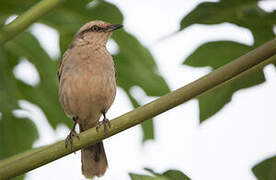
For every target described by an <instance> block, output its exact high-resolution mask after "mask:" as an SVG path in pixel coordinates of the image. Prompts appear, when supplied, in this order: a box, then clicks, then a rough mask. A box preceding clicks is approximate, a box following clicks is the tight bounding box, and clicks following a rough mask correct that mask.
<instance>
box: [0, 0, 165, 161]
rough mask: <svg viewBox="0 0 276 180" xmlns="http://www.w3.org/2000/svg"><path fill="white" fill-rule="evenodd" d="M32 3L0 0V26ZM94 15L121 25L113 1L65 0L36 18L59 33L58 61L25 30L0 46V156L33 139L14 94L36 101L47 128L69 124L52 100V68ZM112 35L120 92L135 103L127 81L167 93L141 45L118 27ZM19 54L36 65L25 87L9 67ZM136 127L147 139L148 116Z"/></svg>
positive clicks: (150, 131) (34, 131) (151, 91)
mask: <svg viewBox="0 0 276 180" xmlns="http://www.w3.org/2000/svg"><path fill="white" fill-rule="evenodd" d="M37 2H38V0H27V1H21V0H13V1H10V0H2V1H0V12H1V13H0V20H1V24H0V26H3V25H4V22H5V21H6V20H7V19H8V18H9V17H10V16H12V15H14V14H16V15H20V14H22V13H23V12H25V11H26V10H28V9H29V8H30V7H31V6H33V5H34V4H35V3H37ZM96 19H100V20H104V21H107V22H110V23H114V24H122V21H123V15H122V13H121V12H120V11H119V9H118V8H117V7H116V6H114V5H113V4H110V3H107V2H105V1H93V2H92V0H82V1H76V0H68V1H66V2H65V3H64V4H63V5H62V6H59V7H58V8H56V9H54V10H53V11H52V12H51V13H49V14H48V15H46V16H44V17H43V18H41V19H40V20H39V23H42V24H45V25H47V26H50V27H52V28H54V29H56V30H57V31H58V33H59V37H60V39H59V43H60V51H61V54H60V56H59V57H58V60H57V59H52V58H51V57H50V56H49V55H48V54H47V52H46V51H45V50H44V49H43V48H42V47H41V45H40V43H39V41H38V40H37V39H36V37H35V36H34V35H33V34H32V33H31V32H30V31H26V32H23V33H21V34H20V35H18V36H17V37H15V38H14V39H13V40H11V41H9V42H7V43H6V44H5V45H2V46H0V99H1V101H0V112H1V114H2V116H1V120H0V159H3V158H6V157H8V156H10V155H13V154H16V153H18V152H21V151H24V150H27V149H30V148H31V146H32V144H33V142H34V141H35V140H36V139H37V138H38V132H37V128H36V126H35V124H34V123H33V122H32V121H31V120H30V119H27V118H23V119H20V118H17V117H15V116H14V115H13V113H12V112H13V111H14V110H15V109H19V107H18V100H20V99H25V100H27V101H29V102H31V103H33V104H36V105H38V106H39V107H40V108H41V109H42V110H43V112H44V113H45V115H46V117H47V119H48V122H49V123H50V125H51V126H52V127H53V128H56V127H57V125H58V124H60V123H64V124H66V125H67V126H68V127H69V128H71V126H72V124H73V121H72V120H70V119H69V118H68V117H66V115H65V114H64V112H63V110H62V108H61V106H60V103H59V101H58V81H57V77H56V71H57V68H58V65H59V61H60V59H61V57H62V54H63V53H64V51H65V50H66V49H67V47H68V46H69V44H70V43H71V41H72V38H73V36H74V34H75V33H76V32H77V30H78V29H79V28H80V27H81V26H82V25H83V24H85V23H86V22H88V21H91V20H96ZM112 38H113V39H114V41H115V42H116V43H117V44H118V46H119V52H118V53H117V54H114V59H115V64H116V67H117V72H118V76H117V83H118V86H120V87H121V88H122V89H123V90H125V91H126V94H127V95H128V96H129V98H130V100H131V102H132V104H133V105H134V106H135V107H137V106H139V104H138V103H137V100H136V99H135V97H133V96H132V95H131V93H130V89H131V88H132V87H133V86H139V87H141V88H142V89H143V90H144V91H145V93H146V94H147V95H148V96H161V95H164V94H165V93H168V92H169V88H168V86H167V84H166V82H165V80H164V79H163V78H162V76H161V75H160V74H159V73H158V70H157V66H156V64H155V61H154V59H153V57H152V55H151V53H150V52H149V50H148V49H147V48H146V47H144V46H143V45H142V44H141V43H140V42H139V41H138V40H137V39H136V38H135V37H134V36H132V35H131V34H129V33H128V32H126V31H124V30H120V31H117V32H116V33H114V36H112ZM133 47H135V48H133ZM22 58H26V59H27V60H28V61H29V62H30V63H32V64H33V65H34V66H35V68H36V69H37V71H38V73H39V76H40V82H39V83H38V84H37V85H35V86H31V85H29V84H27V83H25V82H23V81H21V80H18V79H16V78H15V76H14V74H13V70H14V68H15V66H17V65H18V63H19V60H20V59H22ZM142 127H143V132H144V139H143V140H144V141H145V140H148V139H153V138H154V133H153V122H152V120H151V121H147V122H146V123H143V124H142Z"/></svg>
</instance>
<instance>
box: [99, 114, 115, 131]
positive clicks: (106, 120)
mask: <svg viewBox="0 0 276 180" xmlns="http://www.w3.org/2000/svg"><path fill="white" fill-rule="evenodd" d="M101 125H103V126H104V133H105V134H106V133H107V126H108V127H109V128H111V124H110V121H109V120H108V119H107V118H106V117H105V115H104V119H103V120H102V121H100V122H98V123H97V126H96V131H97V132H98V131H99V128H100V126H101Z"/></svg>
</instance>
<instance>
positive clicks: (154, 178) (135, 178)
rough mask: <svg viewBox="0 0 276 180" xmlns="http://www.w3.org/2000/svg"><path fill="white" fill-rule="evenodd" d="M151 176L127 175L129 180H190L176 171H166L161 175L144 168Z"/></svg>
mask: <svg viewBox="0 0 276 180" xmlns="http://www.w3.org/2000/svg"><path fill="white" fill-rule="evenodd" d="M145 170H146V171H148V172H149V173H150V174H152V175H151V176H149V175H140V174H134V173H129V176H130V178H131V180H190V178H189V177H188V176H186V175H185V174H183V173H182V172H181V171H178V170H168V171H166V172H164V173H162V174H160V173H156V172H154V171H153V170H152V169H149V168H145Z"/></svg>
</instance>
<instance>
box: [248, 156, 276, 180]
mask: <svg viewBox="0 0 276 180" xmlns="http://www.w3.org/2000/svg"><path fill="white" fill-rule="evenodd" d="M252 170H253V172H254V174H255V176H256V177H257V178H258V180H275V179H276V156H274V157H271V158H269V159H267V160H264V161H263V162H261V163H259V164H257V165H256V166H255V167H253V169H252Z"/></svg>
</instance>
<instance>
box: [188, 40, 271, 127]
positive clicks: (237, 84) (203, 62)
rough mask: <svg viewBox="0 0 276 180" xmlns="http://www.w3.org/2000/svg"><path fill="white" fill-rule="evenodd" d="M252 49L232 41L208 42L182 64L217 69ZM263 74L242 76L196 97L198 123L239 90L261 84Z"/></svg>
mask: <svg viewBox="0 0 276 180" xmlns="http://www.w3.org/2000/svg"><path fill="white" fill-rule="evenodd" d="M251 49H252V47H250V46H246V45H244V44H240V43H236V42H232V41H216V42H208V43H205V44H203V45H202V46H200V47H198V48H197V49H196V50H195V52H194V53H192V54H191V55H190V56H189V57H188V58H187V59H186V60H185V61H184V64H186V65H189V66H193V67H204V66H210V67H212V68H213V69H217V68H219V67H221V66H222V65H224V64H227V63H228V62H230V61H232V60H233V59H235V58H238V57H239V56H241V55H243V54H246V53H247V52H248V51H250V50H251ZM264 81H265V77H264V74H263V72H257V73H255V74H252V75H250V76H248V75H247V76H244V77H242V78H240V79H238V80H236V81H233V82H232V81H231V83H228V84H227V85H225V86H221V87H218V88H215V89H214V90H212V91H209V92H207V93H204V94H203V95H201V96H199V97H198V100H199V109H200V122H203V121H204V120H206V119H207V118H209V117H211V116H212V115H214V114H215V113H216V112H218V111H219V110H220V109H221V108H223V107H224V106H225V105H226V104H227V103H228V102H230V101H231V98H232V95H233V94H234V93H235V92H236V91H237V90H239V89H242V88H248V87H252V86H254V85H257V84H260V83H263V82H264Z"/></svg>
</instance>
